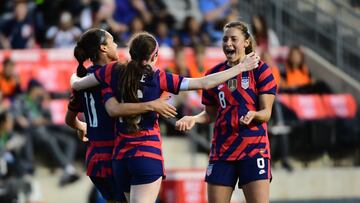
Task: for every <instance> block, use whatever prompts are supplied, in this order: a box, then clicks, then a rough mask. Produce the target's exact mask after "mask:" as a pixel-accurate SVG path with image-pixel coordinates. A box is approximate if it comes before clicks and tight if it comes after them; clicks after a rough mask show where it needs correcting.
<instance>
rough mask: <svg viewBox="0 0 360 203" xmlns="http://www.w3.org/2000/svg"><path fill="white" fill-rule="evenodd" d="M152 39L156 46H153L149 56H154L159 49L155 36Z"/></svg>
mask: <svg viewBox="0 0 360 203" xmlns="http://www.w3.org/2000/svg"><path fill="white" fill-rule="evenodd" d="M154 40H155V43H156V46H155V49H154V51H153V52H152V53H151V55H150V58H152V57H154V56H155V54H156V53H157V52H158V51H159V44H158V42H157V41H156V39H155V38H154Z"/></svg>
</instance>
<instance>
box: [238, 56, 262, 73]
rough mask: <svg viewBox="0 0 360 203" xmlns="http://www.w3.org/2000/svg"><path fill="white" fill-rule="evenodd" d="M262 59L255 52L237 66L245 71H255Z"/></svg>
mask: <svg viewBox="0 0 360 203" xmlns="http://www.w3.org/2000/svg"><path fill="white" fill-rule="evenodd" d="M259 62H260V57H259V56H258V55H257V54H255V52H251V53H250V54H248V55H246V57H245V59H244V60H243V61H242V62H240V63H239V64H238V65H237V66H239V67H240V68H242V69H243V71H249V70H252V69H255V68H257V67H258V66H259Z"/></svg>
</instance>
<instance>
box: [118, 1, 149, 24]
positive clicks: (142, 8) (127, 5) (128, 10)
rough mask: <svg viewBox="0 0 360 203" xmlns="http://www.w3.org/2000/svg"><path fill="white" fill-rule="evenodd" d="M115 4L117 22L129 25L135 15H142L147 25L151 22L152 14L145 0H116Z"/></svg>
mask: <svg viewBox="0 0 360 203" xmlns="http://www.w3.org/2000/svg"><path fill="white" fill-rule="evenodd" d="M115 4H116V9H115V12H114V20H115V21H116V22H117V23H122V24H125V25H129V24H130V23H131V21H132V20H133V19H134V18H135V17H137V16H140V17H141V19H142V20H143V21H144V23H145V24H146V25H148V24H150V22H151V20H152V15H151V13H150V12H149V11H148V9H147V8H146V5H145V2H144V0H115Z"/></svg>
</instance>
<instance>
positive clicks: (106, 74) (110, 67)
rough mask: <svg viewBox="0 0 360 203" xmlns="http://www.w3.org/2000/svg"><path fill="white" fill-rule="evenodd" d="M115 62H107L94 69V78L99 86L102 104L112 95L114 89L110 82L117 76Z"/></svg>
mask: <svg viewBox="0 0 360 203" xmlns="http://www.w3.org/2000/svg"><path fill="white" fill-rule="evenodd" d="M115 63H116V62H113V63H109V64H107V65H105V66H103V67H101V68H99V69H98V70H96V71H95V73H94V75H95V78H96V79H97V80H98V81H99V83H100V87H101V96H102V98H103V102H104V104H105V103H106V102H107V101H108V100H109V99H110V98H111V97H113V96H114V91H113V89H112V87H111V84H113V83H114V80H116V79H117V78H116V77H117V76H116V73H115V68H114V67H115Z"/></svg>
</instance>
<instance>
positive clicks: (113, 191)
mask: <svg viewBox="0 0 360 203" xmlns="http://www.w3.org/2000/svg"><path fill="white" fill-rule="evenodd" d="M89 178H90V180H91V181H92V182H93V183H94V185H95V187H96V189H97V190H98V191H99V192H100V193H101V195H102V196H103V198H104V199H106V200H115V201H120V202H121V201H122V202H124V201H126V197H125V195H124V192H119V191H118V189H117V186H116V184H115V179H114V178H110V177H107V178H102V177H94V176H90V177H89Z"/></svg>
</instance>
